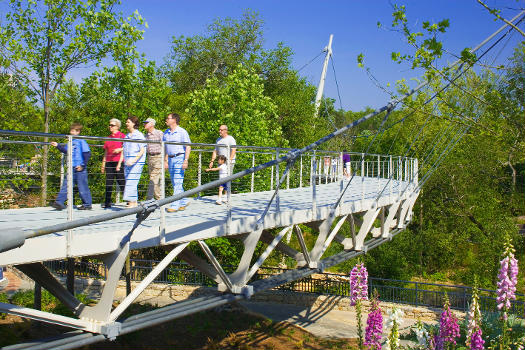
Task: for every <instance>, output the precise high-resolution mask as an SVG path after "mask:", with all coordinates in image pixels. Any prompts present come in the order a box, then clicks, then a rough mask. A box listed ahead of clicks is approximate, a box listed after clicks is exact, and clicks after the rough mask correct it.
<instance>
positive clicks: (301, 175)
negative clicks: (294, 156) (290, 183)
mask: <svg viewBox="0 0 525 350" xmlns="http://www.w3.org/2000/svg"><path fill="white" fill-rule="evenodd" d="M299 169H300V170H299V187H303V155H302V154H301V155H300V156H299Z"/></svg>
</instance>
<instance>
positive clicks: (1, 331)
mask: <svg viewBox="0 0 525 350" xmlns="http://www.w3.org/2000/svg"><path fill="white" fill-rule="evenodd" d="M134 308H135V310H133V311H134V312H133V313H137V312H143V311H146V309H147V308H148V307H142V306H139V305H136V306H135V307H134ZM64 331H67V329H65V328H62V327H58V326H50V325H44V324H41V323H37V322H31V321H28V320H24V319H22V318H20V317H16V316H10V315H8V316H7V317H5V318H4V319H0V347H1V346H6V345H10V344H16V343H18V342H23V341H27V340H30V339H40V338H47V337H51V336H55V335H58V334H61V333H63V332H64ZM356 345H357V341H356V339H337V340H334V339H321V338H317V337H315V336H313V335H312V334H310V333H308V332H306V331H304V330H303V329H301V328H299V327H296V326H294V325H291V324H290V323H287V322H278V323H275V322H272V321H271V320H269V319H266V318H264V317H261V316H260V315H257V314H253V313H250V312H247V311H246V310H245V309H243V308H242V307H229V308H227V309H222V310H211V311H205V312H201V313H198V314H194V315H190V316H187V317H184V318H181V319H177V320H174V321H171V322H168V323H164V324H162V325H160V326H154V327H151V328H147V329H143V330H141V331H137V332H134V333H130V334H126V335H123V336H121V337H118V338H117V340H116V341H113V342H110V341H107V342H102V343H96V344H92V345H90V346H87V347H83V348H82V349H83V350H95V349H96V350H99V349H100V350H102V349H111V350H128V349H129V350H131V349H133V350H135V349H137V350H146V349H147V350H151V349H170V350H171V349H173V350H175V349H177V350H178V349H180V350H183V349H184V350H193V349H194V350H215V349H232V350H233V349H239V350H243V349H246V350H247V349H250V350H252V349H253V350H285V349H312V350H321V349H341V350H343V349H344V350H346V349H355V348H356Z"/></svg>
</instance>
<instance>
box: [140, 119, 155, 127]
mask: <svg viewBox="0 0 525 350" xmlns="http://www.w3.org/2000/svg"><path fill="white" fill-rule="evenodd" d="M150 122H151V123H152V124H153V125H155V119H153V118H148V119H146V120H144V121H143V122H142V123H143V124H146V123H150Z"/></svg>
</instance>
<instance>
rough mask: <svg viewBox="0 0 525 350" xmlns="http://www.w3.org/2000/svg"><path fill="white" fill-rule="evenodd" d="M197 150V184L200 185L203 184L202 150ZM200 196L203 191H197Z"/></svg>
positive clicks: (198, 196)
mask: <svg viewBox="0 0 525 350" xmlns="http://www.w3.org/2000/svg"><path fill="white" fill-rule="evenodd" d="M197 152H199V167H198V168H197V186H200V185H202V150H198V151H197ZM163 161H164V160H163ZM200 196H201V193H200V192H199V193H197V198H200Z"/></svg>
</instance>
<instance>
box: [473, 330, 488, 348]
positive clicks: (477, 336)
mask: <svg viewBox="0 0 525 350" xmlns="http://www.w3.org/2000/svg"><path fill="white" fill-rule="evenodd" d="M481 334H482V333H481V329H480V328H478V330H477V331H475V332H474V333H472V335H471V337H470V349H472V350H483V349H485V347H484V344H485V341H484V340H483V338H481Z"/></svg>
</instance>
